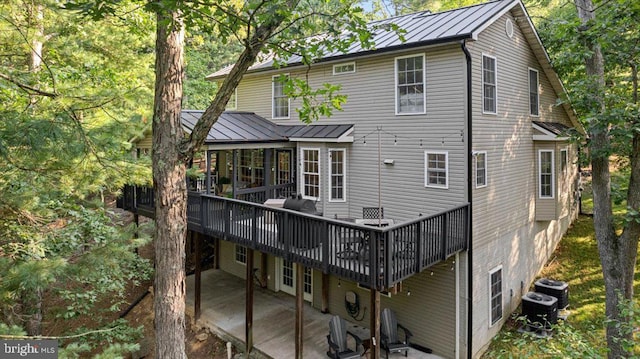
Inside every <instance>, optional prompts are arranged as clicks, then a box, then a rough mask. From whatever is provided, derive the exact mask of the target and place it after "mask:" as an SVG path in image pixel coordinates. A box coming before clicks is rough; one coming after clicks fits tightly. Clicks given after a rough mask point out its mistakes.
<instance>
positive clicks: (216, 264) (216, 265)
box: [213, 238, 220, 269]
mask: <svg viewBox="0 0 640 359" xmlns="http://www.w3.org/2000/svg"><path fill="white" fill-rule="evenodd" d="M213 269H220V238H215V239H214V240H213Z"/></svg>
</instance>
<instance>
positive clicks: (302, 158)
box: [300, 147, 322, 200]
mask: <svg viewBox="0 0 640 359" xmlns="http://www.w3.org/2000/svg"><path fill="white" fill-rule="evenodd" d="M305 151H315V152H317V154H318V172H317V173H314V172H305V171H304V161H305V155H304V153H305ZM320 154H321V152H320V148H318V147H300V192H302V198H305V199H311V200H319V199H320V196H322V176H321V174H322V159H321V158H320ZM307 174H317V175H318V197H313V196H308V195H307V193H306V187H305V176H306V175H307Z"/></svg>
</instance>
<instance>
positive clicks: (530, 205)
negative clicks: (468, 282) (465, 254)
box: [468, 13, 576, 356]
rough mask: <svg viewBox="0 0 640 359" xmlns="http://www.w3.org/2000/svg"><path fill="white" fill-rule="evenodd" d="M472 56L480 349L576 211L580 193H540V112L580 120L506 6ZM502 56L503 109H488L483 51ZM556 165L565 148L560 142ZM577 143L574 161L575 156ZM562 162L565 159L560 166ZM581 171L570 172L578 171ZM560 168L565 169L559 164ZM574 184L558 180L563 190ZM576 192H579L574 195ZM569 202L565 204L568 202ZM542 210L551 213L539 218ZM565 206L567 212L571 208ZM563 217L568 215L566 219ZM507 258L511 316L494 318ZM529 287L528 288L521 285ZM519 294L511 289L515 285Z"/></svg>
mask: <svg viewBox="0 0 640 359" xmlns="http://www.w3.org/2000/svg"><path fill="white" fill-rule="evenodd" d="M507 18H509V19H511V21H513V24H514V35H513V38H509V37H508V36H507V35H506V33H505V21H506V19H507ZM468 48H469V50H470V52H471V56H472V68H473V70H472V77H473V96H472V97H473V101H472V107H473V125H472V126H473V150H474V151H486V152H487V186H486V187H484V188H475V187H474V188H473V191H472V192H473V194H472V197H473V228H472V231H473V232H472V233H473V242H472V245H473V251H474V255H473V257H474V261H473V269H472V273H473V278H472V281H473V293H474V295H473V309H474V311H473V328H472V332H473V333H474V336H473V339H472V340H473V353H472V354H473V355H474V356H477V355H479V353H481V352H482V350H483V349H484V348H486V346H487V345H488V344H489V342H490V339H491V337H492V336H493V335H495V334H496V333H497V332H498V331H499V330H500V327H501V326H502V324H503V323H504V321H505V319H506V318H508V316H509V313H510V312H511V311H513V310H515V309H516V308H517V306H518V304H519V302H520V298H521V296H522V294H523V291H526V290H527V288H528V287H529V284H530V283H531V282H532V281H533V279H534V277H535V275H536V274H537V273H538V272H539V270H540V269H541V268H542V266H543V265H544V263H546V261H547V260H548V259H549V258H550V256H551V254H552V253H553V250H554V249H555V247H556V244H557V243H558V241H559V240H560V238H561V236H562V234H563V233H564V232H565V231H566V229H567V227H568V225H569V224H570V222H571V220H572V219H573V218H575V208H574V207H573V200H572V196H573V195H572V194H567V195H562V197H561V199H560V202H558V203H559V205H558V206H557V207H558V208H557V209H556V202H557V201H559V199H558V198H559V197H558V196H556V197H555V198H554V199H553V200H549V204H550V205H551V206H550V208H547V207H546V206H545V205H546V203H544V204H543V203H541V202H540V201H537V197H538V187H537V184H538V164H537V157H538V154H537V150H538V148H539V147H540V146H543V147H544V146H546V144H543V143H542V142H534V141H533V133H534V131H533V128H532V123H531V121H532V120H536V121H550V122H559V123H563V124H565V125H567V126H572V124H571V122H570V120H569V117H568V115H567V114H566V112H565V110H564V108H563V107H561V106H556V105H555V103H556V98H558V94H556V93H555V92H554V90H553V88H552V87H551V84H550V82H549V80H548V78H547V77H546V74H545V72H544V71H542V68H541V65H540V64H539V63H538V61H537V59H536V58H535V56H534V55H533V53H532V51H531V49H530V47H529V45H528V43H527V41H526V39H525V38H524V36H523V34H522V31H521V29H520V28H519V26H518V21H516V19H515V18H514V17H513V16H512V14H511V13H507V14H505V15H504V16H503V17H502V18H500V19H499V20H497V21H496V22H495V23H493V24H492V25H491V26H489V27H488V28H487V29H486V30H485V31H483V32H482V33H481V34H480V35H479V38H478V41H476V42H470V43H468ZM483 53H484V54H487V55H490V56H493V57H495V58H496V61H497V114H496V115H487V114H483V113H482V54H483ZM529 68H533V69H536V70H538V71H539V83H540V86H539V89H540V90H539V91H540V92H539V95H540V116H535V117H534V116H530V115H529V82H528V73H529V71H528V70H529ZM550 146H551V148H552V149H555V152H554V156H555V159H556V166H559V162H557V161H558V158H559V149H556V145H555V143H553V142H551V143H550ZM574 156H575V151H573V152H571V153H570V156H569V162H572V163H573V162H575V157H574ZM556 169H557V167H556ZM571 170H572V171H574V173H573V174H571V175H570V177H571V179H570V180H569V181H573V180H574V179H575V170H576V169H575V166H571ZM556 173H557V171H556ZM565 187H566V186H564V187H561V186H558V182H557V178H556V193H557V191H558V190H559V189H562V190H564V188H565ZM570 197H571V198H570ZM561 207H562V208H561ZM537 212H543V213H545V215H548V216H549V217H550V218H551V219H553V220H550V221H544V222H539V221H536V216H537ZM563 214H566V215H564V216H563ZM559 218H560V220H558V219H559ZM498 265H502V266H503V306H504V313H503V319H502V320H501V321H499V322H498V323H497V324H496V325H493V326H491V325H490V319H489V317H490V316H489V285H488V273H489V270H491V269H492V268H494V267H496V266H498ZM521 288H522V289H521ZM511 292H512V293H513V296H510V293H511Z"/></svg>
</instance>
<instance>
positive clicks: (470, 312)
mask: <svg viewBox="0 0 640 359" xmlns="http://www.w3.org/2000/svg"><path fill="white" fill-rule="evenodd" d="M460 47H461V48H462V52H464V56H465V58H466V60H467V150H468V152H467V197H468V198H467V201H469V217H468V218H469V223H468V224H467V228H468V231H469V235H468V237H467V238H468V241H469V242H468V243H467V358H469V359H471V358H472V352H473V351H472V350H471V349H472V346H473V298H472V293H473V281H472V280H471V279H472V278H473V277H472V275H473V269H472V268H473V266H472V264H473V230H472V228H473V227H472V221H473V215H472V213H473V211H472V209H473V197H472V196H473V192H472V184H473V178H472V176H471V173H472V170H473V168H472V166H471V157H472V155H471V152H472V148H473V147H472V142H471V141H472V139H473V137H472V131H471V125H472V119H473V104H472V100H473V99H472V93H471V88H472V86H471V84H472V82H471V53H470V52H469V50H468V49H467V43H466V40H462V41H461V42H460Z"/></svg>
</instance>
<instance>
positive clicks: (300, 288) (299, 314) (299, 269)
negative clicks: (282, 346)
mask: <svg viewBox="0 0 640 359" xmlns="http://www.w3.org/2000/svg"><path fill="white" fill-rule="evenodd" d="M295 266H296V339H295V341H296V359H302V343H303V333H302V328H303V327H304V320H303V307H304V266H303V265H302V264H300V263H296V264H295Z"/></svg>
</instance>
